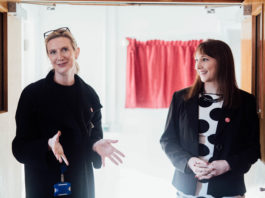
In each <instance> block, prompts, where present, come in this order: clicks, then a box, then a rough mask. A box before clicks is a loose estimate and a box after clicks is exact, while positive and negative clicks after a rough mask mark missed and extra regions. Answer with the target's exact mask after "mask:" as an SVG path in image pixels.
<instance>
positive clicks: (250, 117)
mask: <svg viewBox="0 0 265 198" xmlns="http://www.w3.org/2000/svg"><path fill="white" fill-rule="evenodd" d="M242 105H245V106H244V107H245V108H246V111H245V115H244V117H245V119H244V123H241V124H242V125H244V132H242V135H244V137H245V141H244V143H243V147H242V148H241V149H240V152H239V153H237V154H236V155H232V156H229V157H228V159H227V162H228V164H229V165H230V168H231V171H234V172H238V173H246V172H247V171H248V170H249V169H250V167H251V165H252V164H253V163H255V162H256V161H257V159H258V158H260V141H259V118H258V115H257V112H256V99H255V97H254V96H253V95H249V97H248V100H247V101H245V102H244V104H242Z"/></svg>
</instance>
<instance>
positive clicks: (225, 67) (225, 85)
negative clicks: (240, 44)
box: [186, 39, 238, 108]
mask: <svg viewBox="0 0 265 198" xmlns="http://www.w3.org/2000/svg"><path fill="white" fill-rule="evenodd" d="M197 52H199V53H201V54H205V55H207V56H210V57H212V58H214V59H215V60H216V61H217V72H216V75H217V83H218V86H219V87H218V89H219V92H220V93H221V94H223V100H224V106H225V107H229V108H231V107H233V106H236V101H235V100H236V98H235V97H236V95H237V94H236V93H237V92H238V86H237V83H236V77H235V65H234V59H233V54H232V51H231V49H230V47H229V46H228V45H227V44H226V43H225V42H223V41H220V40H214V39H208V40H206V41H204V42H202V43H200V44H199V46H198V47H197V49H196V52H195V53H197ZM203 88H204V83H203V82H202V81H201V79H200V77H199V76H198V75H197V76H196V80H195V81H194V83H193V85H192V86H191V88H190V89H189V91H188V93H187V95H186V99H190V98H192V97H194V96H196V95H198V94H199V93H200V92H201V91H202V90H203Z"/></svg>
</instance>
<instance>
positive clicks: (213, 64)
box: [195, 52, 217, 83]
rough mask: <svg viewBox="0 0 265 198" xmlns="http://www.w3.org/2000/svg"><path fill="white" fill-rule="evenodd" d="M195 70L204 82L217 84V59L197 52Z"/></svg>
mask: <svg viewBox="0 0 265 198" xmlns="http://www.w3.org/2000/svg"><path fill="white" fill-rule="evenodd" d="M195 62H196V64H195V69H196V71H197V73H198V75H199V76H200V79H201V81H202V82H204V83H207V82H216V72H217V61H216V59H214V58H212V57H210V56H208V55H206V54H201V53H200V52H197V53H196V55H195Z"/></svg>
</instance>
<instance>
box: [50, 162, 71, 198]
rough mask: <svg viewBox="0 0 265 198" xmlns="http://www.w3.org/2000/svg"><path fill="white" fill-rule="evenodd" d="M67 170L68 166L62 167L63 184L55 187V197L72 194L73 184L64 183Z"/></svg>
mask: <svg viewBox="0 0 265 198" xmlns="http://www.w3.org/2000/svg"><path fill="white" fill-rule="evenodd" d="M66 169H67V168H66V165H65V164H63V165H62V166H61V182H59V183H57V184H54V185H53V187H54V196H55V197H58V196H64V195H70V194H71V183H69V182H64V172H65V171H66Z"/></svg>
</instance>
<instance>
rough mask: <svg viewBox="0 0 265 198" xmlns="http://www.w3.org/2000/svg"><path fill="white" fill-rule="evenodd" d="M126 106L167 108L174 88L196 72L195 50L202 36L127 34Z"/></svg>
mask: <svg viewBox="0 0 265 198" xmlns="http://www.w3.org/2000/svg"><path fill="white" fill-rule="evenodd" d="M127 40H128V41H129V44H128V47H127V79H126V104H125V107H126V108H167V107H168V106H169V104H170V101H171V98H172V95H173V93H174V92H175V91H177V90H180V89H182V88H185V87H188V86H190V85H191V84H192V83H193V81H194V79H195V76H196V71H195V69H194V66H195V61H194V53H195V50H196V47H197V46H198V45H199V44H200V43H201V42H202V40H191V41H161V40H150V41H145V42H143V41H137V40H136V39H132V38H127Z"/></svg>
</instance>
